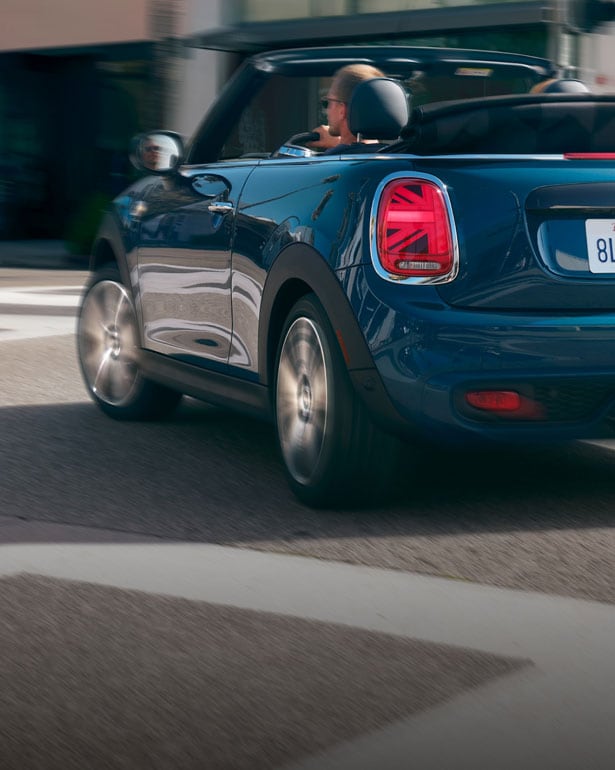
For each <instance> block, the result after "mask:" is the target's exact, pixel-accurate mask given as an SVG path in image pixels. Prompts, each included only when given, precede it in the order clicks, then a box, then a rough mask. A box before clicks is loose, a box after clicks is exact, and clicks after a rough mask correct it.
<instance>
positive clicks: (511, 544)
mask: <svg viewBox="0 0 615 770" xmlns="http://www.w3.org/2000/svg"><path fill="white" fill-rule="evenodd" d="M1 272H2V273H3V275H1V276H0V281H1V285H3V286H11V285H17V284H19V285H21V286H23V285H29V286H32V287H36V286H37V285H42V286H44V287H45V290H46V291H47V292H49V293H51V295H52V296H55V295H56V294H57V293H59V294H61V291H59V290H58V289H57V287H58V286H60V287H66V286H69V285H71V284H72V285H76V286H79V285H80V284H81V283H82V281H83V278H84V274H82V273H76V272H73V273H71V272H48V271H41V272H40V273H37V272H36V271H25V276H24V275H23V271H21V272H20V271H1ZM63 291H64V294H65V296H67V295H68V296H69V297H70V290H67V289H66V288H64V289H63ZM2 299H3V298H2V296H0V315H1V314H2ZM4 300H5V302H6V297H5V298H4ZM69 301H71V300H70V299H69ZM74 301H75V303H76V301H77V300H76V294H75V295H74ZM26 310H27V312H28V313H30V312H31V310H32V308H31V307H28V308H26ZM13 312H15V309H14V307H13ZM54 312H57V309H56V310H54ZM64 312H65V313H66V312H69V313H70V312H71V311H70V310H68V311H67V310H65V311H64ZM16 318H19V316H16ZM23 318H24V317H22V318H21V319H20V322H23ZM50 320H51V321H54V320H55V321H56V322H57V320H58V319H57V318H55V319H54V317H53V316H52V317H51V318H50ZM34 322H35V323H36V324H37V326H41V325H44V321H41V318H40V317H39V318H36V317H35V318H34ZM63 322H64V323H65V324H68V327H67V330H70V329H72V324H73V321H72V318H70V317H65V318H64V319H63ZM1 327H2V323H0V328H1ZM53 332H54V330H53V329H52V330H51V332H50V335H49V336H45V337H33V338H28V339H16V340H12V339H8V340H6V341H4V342H2V341H1V340H2V337H1V331H0V344H1V345H2V347H1V352H2V367H1V369H0V394H1V395H0V401H1V403H2V406H3V409H2V412H1V419H2V430H1V432H0V435H1V437H2V438H1V441H0V467H2V468H3V469H4V471H5V472H4V473H3V474H2V478H1V480H0V495H1V499H2V500H3V501H4V502H3V511H2V512H3V514H4V515H5V516H8V517H26V518H30V519H35V520H38V521H41V522H62V523H67V524H75V525H79V524H82V525H88V526H92V527H100V528H109V529H113V530H116V531H118V532H125V533H131V534H135V533H137V534H139V535H146V536H154V537H158V538H174V539H180V540H188V541H195V542H208V543H218V544H226V545H235V546H246V547H249V548H257V549H262V550H266V551H276V552H282V553H297V554H303V555H308V556H315V557H318V558H322V559H335V560H341V561H345V562H350V563H354V564H366V565H372V566H378V567H385V568H393V569H402V570H410V571H413V572H419V573H422V574H429V575H439V576H450V577H454V578H458V579H461V580H470V581H475V582H480V583H487V584H491V585H497V586H506V587H512V588H522V589H533V590H538V591H544V592H552V593H557V594H562V595H566V596H576V597H584V598H591V599H597V600H600V601H608V602H613V601H615V527H614V525H615V485H613V482H612V479H613V475H614V474H615V451H613V450H614V449H615V444H612V445H611V444H609V443H608V442H607V443H605V444H604V445H590V444H583V443H576V444H569V445H565V446H562V447H559V448H540V447H524V448H518V449H514V450H509V451H494V450H493V449H489V450H485V451H474V452H469V451H467V450H465V449H464V451H447V452H444V451H443V452H441V453H435V454H427V455H426V456H425V457H424V458H423V459H422V461H421V462H420V463H419V467H418V468H417V467H414V465H413V464H412V463H409V467H408V474H407V478H406V479H402V480H401V484H402V488H403V491H402V493H401V497H400V498H399V499H398V500H397V501H396V502H394V503H393V504H391V505H387V506H383V507H381V508H373V509H369V510H344V511H331V510H324V511H313V510H310V509H308V508H306V507H304V506H302V505H301V504H299V503H298V502H297V501H296V500H295V499H294V497H293V496H292V495H291V493H290V492H289V490H288V489H287V487H286V483H285V480H284V477H283V474H282V469H281V464H280V461H279V458H278V456H277V450H276V447H275V443H274V435H273V431H272V428H271V426H270V425H268V424H264V423H261V422H258V421H254V420H250V419H246V418H245V417H243V416H238V415H236V414H232V413H230V412H227V411H224V410H221V409H217V408H213V407H210V406H207V405H205V404H202V403H200V402H197V401H194V400H191V399H185V400H184V402H183V403H182V405H181V407H180V409H179V410H178V412H177V414H176V415H175V416H174V417H173V418H172V419H171V420H169V421H167V422H162V423H150V424H139V423H118V422H115V421H113V420H110V419H108V418H106V417H105V416H104V415H102V414H101V413H99V411H98V410H97V409H96V408H95V406H94V405H93V404H92V403H91V402H90V401H89V399H88V397H87V394H86V392H85V389H84V387H83V384H82V381H81V377H80V373H79V371H78V367H77V363H76V356H75V345H74V341H73V338H72V336H71V335H62V336H56V335H55V333H53Z"/></svg>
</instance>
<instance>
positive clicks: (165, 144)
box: [130, 131, 184, 174]
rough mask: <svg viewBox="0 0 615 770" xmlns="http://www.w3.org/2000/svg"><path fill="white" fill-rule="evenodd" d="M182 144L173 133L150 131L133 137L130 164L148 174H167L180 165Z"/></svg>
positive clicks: (182, 150)
mask: <svg viewBox="0 0 615 770" xmlns="http://www.w3.org/2000/svg"><path fill="white" fill-rule="evenodd" d="M183 157H184V143H183V141H182V138H181V136H180V135H179V134H176V133H174V132H173V131H150V132H148V133H146V134H138V135H137V136H135V137H134V138H133V140H132V142H131V145H130V162H131V163H132V165H133V166H134V167H135V168H137V169H139V171H147V172H148V173H150V174H168V173H170V172H171V171H175V169H176V168H177V167H178V166H179V165H180V163H181V162H182V160H183Z"/></svg>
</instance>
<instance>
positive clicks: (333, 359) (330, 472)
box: [275, 294, 399, 506]
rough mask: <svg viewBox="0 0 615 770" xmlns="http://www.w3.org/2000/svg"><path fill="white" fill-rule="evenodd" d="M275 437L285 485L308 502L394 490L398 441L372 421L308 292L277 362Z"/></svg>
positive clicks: (289, 323)
mask: <svg viewBox="0 0 615 770" xmlns="http://www.w3.org/2000/svg"><path fill="white" fill-rule="evenodd" d="M275 416H276V427H277V434H278V441H279V445H280V449H281V453H282V458H283V461H284V465H285V468H286V473H287V476H288V479H289V483H290V485H291V488H292V489H293V491H294V492H295V494H296V495H297V496H298V497H299V498H300V499H301V500H302V501H303V502H306V503H308V504H309V505H313V506H325V505H338V506H339V505H346V504H350V503H356V502H358V501H361V502H365V501H369V502H370V503H373V502H375V501H376V500H377V499H381V500H382V499H383V498H385V497H388V496H389V494H390V492H391V491H392V483H393V480H394V476H395V471H396V466H397V458H398V449H399V444H398V442H397V441H396V439H394V438H393V437H392V436H390V435H388V434H386V433H384V432H383V431H381V430H380V429H379V428H378V427H376V426H375V425H374V423H373V422H372V420H371V418H370V415H369V414H368V412H367V409H366V407H365V405H364V404H363V402H362V401H361V399H360V398H359V397H358V395H357V394H356V393H355V391H354V388H353V387H352V384H351V382H350V378H349V376H348V372H347V370H346V366H345V363H344V360H343V357H342V354H341V351H340V347H339V344H338V341H337V339H336V337H335V335H334V333H333V330H332V328H331V325H330V322H329V320H328V318H327V315H326V313H325V311H324V308H323V307H322V305H321V303H320V302H319V301H318V299H317V298H316V297H315V296H314V295H313V294H310V295H307V296H306V297H303V298H302V299H301V300H299V302H297V304H296V305H295V306H294V307H293V309H292V310H291V312H290V314H289V316H288V318H287V320H286V324H285V327H284V331H283V334H282V339H281V343H280V346H279V350H278V356H277V363H276V383H275Z"/></svg>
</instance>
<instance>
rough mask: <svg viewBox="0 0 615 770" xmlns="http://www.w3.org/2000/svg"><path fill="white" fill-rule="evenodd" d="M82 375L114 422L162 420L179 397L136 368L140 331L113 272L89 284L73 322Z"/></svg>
mask: <svg viewBox="0 0 615 770" xmlns="http://www.w3.org/2000/svg"><path fill="white" fill-rule="evenodd" d="M77 351H78V357H79V364H80V367H81V373H82V375H83V379H84V381H85V384H86V387H87V389H88V391H89V393H90V395H91V397H92V399H93V400H94V401H95V402H96V403H97V404H98V406H99V407H100V408H101V409H102V411H103V412H105V413H106V414H108V415H109V416H111V417H114V418H116V419H118V420H147V419H153V418H157V417H164V416H166V415H167V414H169V413H170V412H171V411H173V409H174V408H175V407H176V406H177V403H178V401H179V399H180V398H181V394H180V393H177V392H176V391H173V390H170V389H169V388H165V387H163V386H162V385H158V384H157V383H155V382H152V381H151V380H148V379H147V378H145V377H144V376H143V374H142V373H141V371H140V369H139V364H138V351H139V328H138V324H137V315H136V312H135V308H134V304H133V301H132V297H131V296H130V294H129V292H128V290H127V289H126V287H125V286H124V285H123V283H122V280H121V278H120V273H119V271H118V270H117V268H114V267H110V268H104V269H102V270H100V271H98V272H97V273H95V274H94V275H93V277H92V279H91V280H90V282H89V283H88V285H87V287H86V290H85V293H84V296H83V300H82V302H81V308H80V311H79V318H78V322H77Z"/></svg>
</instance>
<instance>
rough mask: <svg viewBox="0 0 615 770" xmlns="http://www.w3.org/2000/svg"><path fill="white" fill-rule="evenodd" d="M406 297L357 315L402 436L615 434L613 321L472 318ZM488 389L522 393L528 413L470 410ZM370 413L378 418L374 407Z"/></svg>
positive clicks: (376, 301) (614, 316) (421, 295)
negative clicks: (474, 394) (475, 395)
mask: <svg viewBox="0 0 615 770" xmlns="http://www.w3.org/2000/svg"><path fill="white" fill-rule="evenodd" d="M364 288H365V286H364ZM395 288H396V287H395ZM413 288H414V287H413ZM416 288H418V289H421V287H416ZM400 296H401V295H400V294H399V293H398V294H397V296H394V295H392V294H391V292H388V296H387V297H378V298H376V296H375V295H372V297H371V301H370V303H369V305H370V306H371V307H372V313H371V314H370V315H371V319H370V318H369V317H368V316H367V315H366V314H362V313H361V312H360V311H359V312H358V313H357V315H358V317H359V320H360V323H361V325H362V329H363V333H364V334H365V337H366V340H367V343H368V346H369V348H370V350H371V352H372V355H373V359H374V362H375V364H376V369H377V371H378V373H379V375H380V378H381V380H382V385H383V390H384V391H385V392H386V394H387V396H388V398H389V399H390V402H391V403H392V405H393V407H394V409H395V411H396V412H397V414H398V415H399V425H398V426H397V427H398V429H401V430H402V431H405V432H407V431H416V430H418V431H420V432H421V433H423V434H425V435H427V436H429V437H432V438H433V437H437V438H438V439H442V438H444V439H450V440H458V439H462V440H468V439H471V438H472V437H474V438H477V439H492V440H498V441H499V440H504V441H515V440H520V441H528V440H544V441H551V440H558V441H559V440H566V439H578V438H605V437H612V436H613V435H615V431H614V430H613V426H614V425H615V417H614V416H615V312H614V313H594V314H575V315H569V314H568V315H564V314H562V313H560V314H555V313H550V314H548V315H547V314H541V315H536V314H533V315H530V314H521V313H501V312H498V313H489V312H484V311H478V312H475V311H471V310H459V309H454V308H450V307H448V306H446V305H444V304H443V303H441V302H438V301H436V299H435V297H434V295H433V294H432V298H431V301H430V299H429V294H428V289H427V290H426V291H422V292H413V298H412V301H408V299H407V292H406V300H405V301H404V302H400V301H399V299H400ZM362 303H363V307H365V305H366V303H365V294H363V295H362ZM375 317H379V319H380V320H379V322H378V323H372V321H373V319H374V318H375ZM485 389H489V390H512V391H514V392H517V393H519V394H520V395H521V396H522V399H523V402H524V404H525V405H526V406H527V404H530V405H531V406H532V408H531V409H529V410H528V409H527V408H525V409H522V410H519V411H518V412H517V413H497V412H487V411H484V410H481V409H476V408H474V407H472V406H470V405H469V404H468V402H467V401H466V397H465V394H466V392H467V391H470V390H485ZM370 406H371V408H372V409H373V410H374V412H376V413H378V414H379V413H380V411H381V409H380V407H379V403H378V400H377V399H374V400H373V403H371V404H370ZM388 422H389V423H390V422H391V421H390V418H389V419H388Z"/></svg>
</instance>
